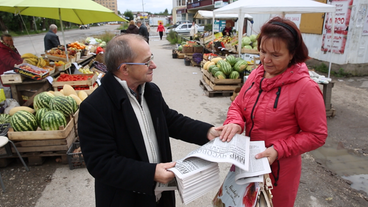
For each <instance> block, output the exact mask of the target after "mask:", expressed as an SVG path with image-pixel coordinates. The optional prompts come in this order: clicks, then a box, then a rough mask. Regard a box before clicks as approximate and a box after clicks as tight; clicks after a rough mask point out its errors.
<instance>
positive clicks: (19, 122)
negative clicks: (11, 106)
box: [10, 110, 38, 132]
mask: <svg viewBox="0 0 368 207" xmlns="http://www.w3.org/2000/svg"><path fill="white" fill-rule="evenodd" d="M10 124H11V125H12V127H13V129H14V131H16V132H22V131H35V130H36V129H37V126H38V125H37V121H36V117H35V116H34V115H33V114H32V113H29V112H28V111H24V110H21V111H17V112H16V113H15V114H13V116H11V118H10Z"/></svg>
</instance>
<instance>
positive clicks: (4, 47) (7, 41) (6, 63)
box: [0, 34, 23, 98]
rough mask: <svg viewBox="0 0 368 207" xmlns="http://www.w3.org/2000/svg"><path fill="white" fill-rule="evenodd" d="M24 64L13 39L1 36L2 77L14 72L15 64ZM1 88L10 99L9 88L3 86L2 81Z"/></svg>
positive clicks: (0, 59) (9, 36)
mask: <svg viewBox="0 0 368 207" xmlns="http://www.w3.org/2000/svg"><path fill="white" fill-rule="evenodd" d="M21 63H23V59H22V58H21V56H20V54H19V52H18V50H17V48H15V47H14V43H13V38H12V36H11V35H10V34H3V35H1V41H0V75H2V74H3V73H4V72H5V71H8V70H12V69H13V68H14V65H15V64H21ZM0 88H3V89H4V92H5V96H6V98H10V88H9V86H3V84H2V81H1V85H0Z"/></svg>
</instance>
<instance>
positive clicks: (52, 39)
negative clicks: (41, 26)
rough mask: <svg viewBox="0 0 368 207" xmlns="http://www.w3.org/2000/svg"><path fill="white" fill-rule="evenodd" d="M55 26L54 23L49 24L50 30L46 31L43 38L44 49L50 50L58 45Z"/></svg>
mask: <svg viewBox="0 0 368 207" xmlns="http://www.w3.org/2000/svg"><path fill="white" fill-rule="evenodd" d="M56 32H57V26H56V25H55V24H51V25H50V30H49V31H48V32H47V33H46V35H45V37H44V38H43V42H44V45H45V51H47V50H50V49H52V48H54V47H57V46H59V45H60V41H59V37H58V36H57V35H56Z"/></svg>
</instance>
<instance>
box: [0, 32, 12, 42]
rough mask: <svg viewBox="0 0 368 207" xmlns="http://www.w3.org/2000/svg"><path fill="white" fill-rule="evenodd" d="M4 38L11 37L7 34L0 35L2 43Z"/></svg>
mask: <svg viewBox="0 0 368 207" xmlns="http://www.w3.org/2000/svg"><path fill="white" fill-rule="evenodd" d="M4 37H12V36H11V35H10V34H7V33H5V34H2V35H1V40H3V41H4Z"/></svg>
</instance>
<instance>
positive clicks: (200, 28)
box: [171, 23, 204, 33]
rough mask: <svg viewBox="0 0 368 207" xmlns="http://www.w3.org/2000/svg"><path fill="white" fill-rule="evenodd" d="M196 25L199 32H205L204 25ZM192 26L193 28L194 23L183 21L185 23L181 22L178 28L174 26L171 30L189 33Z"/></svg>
mask: <svg viewBox="0 0 368 207" xmlns="http://www.w3.org/2000/svg"><path fill="white" fill-rule="evenodd" d="M195 26H196V27H197V31H198V32H203V31H204V26H199V25H197V24H196V25H195ZM190 28H192V23H183V24H180V25H179V26H177V27H176V28H173V29H171V30H173V31H174V32H177V33H189V32H190Z"/></svg>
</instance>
